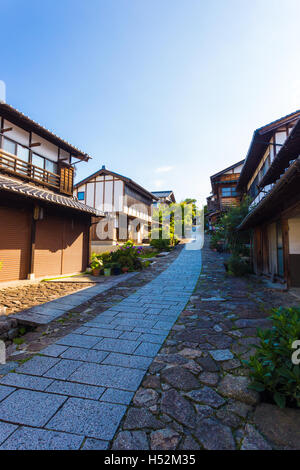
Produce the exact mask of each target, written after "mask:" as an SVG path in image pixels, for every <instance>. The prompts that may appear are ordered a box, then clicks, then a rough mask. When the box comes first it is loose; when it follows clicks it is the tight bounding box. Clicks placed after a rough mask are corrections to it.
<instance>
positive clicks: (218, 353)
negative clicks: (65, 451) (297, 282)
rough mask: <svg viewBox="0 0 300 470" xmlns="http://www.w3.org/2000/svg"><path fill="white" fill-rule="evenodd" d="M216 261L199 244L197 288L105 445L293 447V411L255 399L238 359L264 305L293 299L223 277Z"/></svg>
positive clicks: (263, 318) (298, 434)
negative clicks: (111, 440) (108, 443)
mask: <svg viewBox="0 0 300 470" xmlns="http://www.w3.org/2000/svg"><path fill="white" fill-rule="evenodd" d="M223 261H224V260H223V256H222V255H220V254H218V253H215V252H213V251H211V250H209V249H208V248H204V250H203V269H202V273H201V275H200V279H199V282H198V284H197V288H196V289H195V292H194V293H193V295H192V296H191V298H190V302H189V303H188V305H187V307H186V309H185V310H184V311H183V312H182V313H181V315H180V317H179V319H178V321H177V322H176V324H175V325H174V326H173V328H172V330H171V332H170V334H169V335H168V338H167V340H166V341H165V343H164V344H163V347H162V348H161V349H160V351H159V354H158V355H157V356H156V357H155V359H154V360H153V362H152V364H151V365H150V368H149V370H148V373H147V375H146V376H145V377H144V379H143V382H142V385H141V386H140V387H139V389H138V390H137V392H136V393H135V395H134V397H133V400H132V402H131V404H130V406H129V408H128V410H127V412H126V415H125V417H124V418H123V420H122V423H121V425H120V426H119V429H118V432H117V433H116V435H115V438H114V440H113V443H112V449H128V450H130V449H152V450H175V449H184V450H197V449H211V450H221V449H242V450H252V449H253V450H254V449H266V450H267V449H300V410H295V409H285V410H281V409H279V408H278V407H276V406H274V405H271V404H266V403H259V396H258V394H257V393H255V392H254V391H250V390H249V389H248V388H247V386H248V383H249V381H248V377H247V370H246V369H245V368H244V367H243V366H242V364H241V360H242V359H247V358H249V356H250V355H251V354H252V353H253V352H254V348H253V347H252V344H254V343H256V342H257V338H256V328H257V327H261V328H264V327H267V326H268V325H269V322H268V320H267V316H268V315H269V309H270V308H272V307H277V306H280V305H283V306H284V305H286V306H292V305H296V304H297V299H295V297H294V296H291V295H290V294H288V293H284V292H277V291H271V290H270V289H266V288H265V287H264V286H263V284H262V283H261V282H259V281H258V280H256V279H255V278H248V279H238V278H231V277H228V276H226V274H225V270H224V266H223ZM159 303H160V302H159ZM298 304H299V301H298Z"/></svg>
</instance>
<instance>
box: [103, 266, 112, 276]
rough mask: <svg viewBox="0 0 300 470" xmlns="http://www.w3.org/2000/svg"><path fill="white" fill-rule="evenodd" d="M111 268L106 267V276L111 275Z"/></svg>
mask: <svg viewBox="0 0 300 470" xmlns="http://www.w3.org/2000/svg"><path fill="white" fill-rule="evenodd" d="M110 274H111V268H104V276H110Z"/></svg>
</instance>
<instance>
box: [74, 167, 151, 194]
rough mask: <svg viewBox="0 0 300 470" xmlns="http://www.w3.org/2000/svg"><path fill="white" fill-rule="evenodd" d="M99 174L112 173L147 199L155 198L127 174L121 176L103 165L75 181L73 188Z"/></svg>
mask: <svg viewBox="0 0 300 470" xmlns="http://www.w3.org/2000/svg"><path fill="white" fill-rule="evenodd" d="M100 175H112V176H116V177H117V178H120V179H121V180H122V181H125V183H127V185H128V186H131V187H133V188H134V189H135V190H136V191H138V192H140V193H142V194H144V196H146V197H147V198H149V199H157V197H156V196H155V195H154V194H153V193H150V192H149V191H148V190H147V189H145V188H143V187H142V186H140V185H139V184H138V183H136V182H135V181H133V180H132V179H130V178H128V177H127V176H123V175H120V174H119V173H116V172H115V171H110V170H107V169H106V168H105V166H103V167H102V168H101V170H98V171H96V172H95V173H92V174H91V175H90V176H88V177H87V178H84V179H83V180H81V181H79V183H76V184H75V185H74V189H76V188H78V187H79V186H81V185H82V184H84V183H86V182H87V181H90V180H92V179H93V178H95V177H96V176H100Z"/></svg>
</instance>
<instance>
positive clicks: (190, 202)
mask: <svg viewBox="0 0 300 470" xmlns="http://www.w3.org/2000/svg"><path fill="white" fill-rule="evenodd" d="M195 203H196V199H185V201H183V202H180V203H173V204H170V206H167V205H166V204H159V205H158V207H155V208H154V209H153V216H152V220H153V221H157V222H158V223H159V224H160V227H159V228H153V229H152V231H151V234H150V238H151V242H150V244H151V246H153V247H154V248H156V249H157V250H159V251H166V250H168V249H169V248H170V247H172V246H175V245H177V244H178V243H179V240H178V238H177V237H176V234H177V235H178V236H179V238H181V237H184V234H185V228H186V227H192V223H193V219H194V218H195V216H196V211H197V208H196V204H195ZM162 227H163V228H162ZM164 240H168V243H166V242H164ZM161 241H162V242H161ZM152 242H153V243H152Z"/></svg>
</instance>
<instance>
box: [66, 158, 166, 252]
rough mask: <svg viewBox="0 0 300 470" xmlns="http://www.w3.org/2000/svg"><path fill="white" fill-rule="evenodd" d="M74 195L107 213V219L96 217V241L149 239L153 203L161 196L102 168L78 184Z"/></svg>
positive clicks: (94, 235)
mask: <svg viewBox="0 0 300 470" xmlns="http://www.w3.org/2000/svg"><path fill="white" fill-rule="evenodd" d="M74 196H76V197H77V199H78V200H79V201H82V202H84V203H85V204H87V205H89V206H92V207H94V208H95V209H96V210H101V211H103V212H104V213H105V215H106V220H100V221H99V220H97V219H94V220H93V227H92V231H91V240H92V243H98V244H100V245H101V244H111V243H112V244H115V243H117V242H119V241H120V242H122V241H123V242H124V241H126V240H128V239H131V240H134V241H136V242H138V243H142V242H143V240H146V239H147V238H148V229H149V225H150V224H151V206H152V202H153V200H156V199H157V198H156V197H155V196H154V195H153V194H151V193H150V192H148V191H147V190H146V189H145V188H143V187H142V186H140V185H138V184H137V183H135V182H134V181H132V180H131V179H129V178H127V177H125V176H122V175H120V174H118V173H115V172H112V171H109V170H107V169H106V168H105V167H102V169H101V170H99V171H97V172H96V173H94V174H92V175H91V176H89V177H88V178H85V179H84V180H82V181H81V182H79V183H77V184H76V185H75V188H74Z"/></svg>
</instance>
